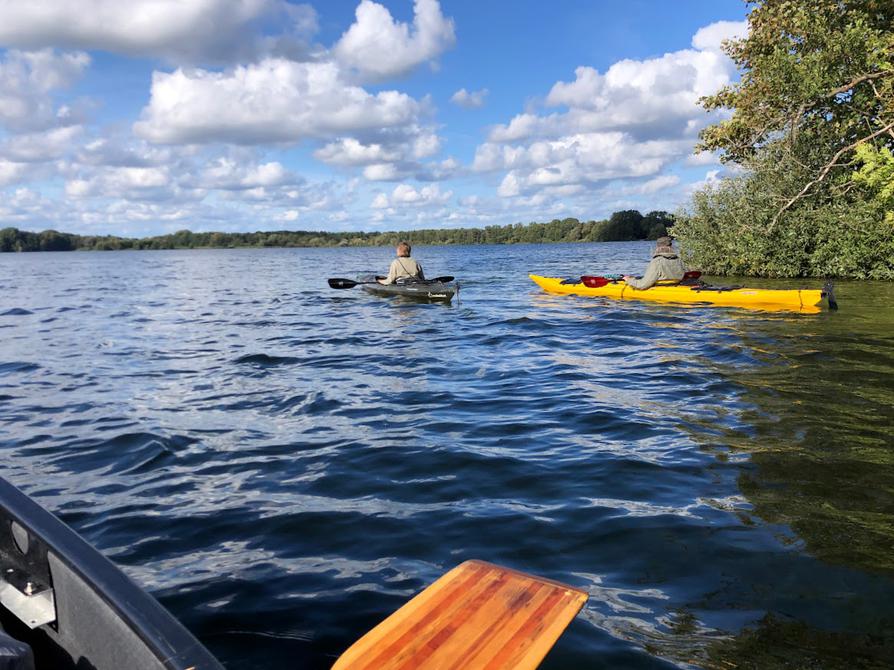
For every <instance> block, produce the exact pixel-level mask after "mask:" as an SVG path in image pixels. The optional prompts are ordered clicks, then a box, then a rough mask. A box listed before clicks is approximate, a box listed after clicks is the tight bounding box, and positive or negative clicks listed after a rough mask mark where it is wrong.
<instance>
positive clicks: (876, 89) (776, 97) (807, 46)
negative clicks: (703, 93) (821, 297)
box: [675, 0, 894, 279]
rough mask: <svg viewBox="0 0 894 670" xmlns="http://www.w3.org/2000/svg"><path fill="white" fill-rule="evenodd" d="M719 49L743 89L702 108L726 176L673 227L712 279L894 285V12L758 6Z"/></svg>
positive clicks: (855, 0)
mask: <svg viewBox="0 0 894 670" xmlns="http://www.w3.org/2000/svg"><path fill="white" fill-rule="evenodd" d="M750 4H752V5H754V7H753V8H752V10H751V12H750V14H749V16H748V36H747V37H745V38H743V39H738V40H732V41H729V42H727V43H726V44H725V47H724V50H725V51H726V53H727V54H728V55H729V56H730V57H731V58H732V59H733V61H734V62H735V63H736V65H737V66H738V68H739V70H740V71H741V73H742V76H741V80H740V81H739V82H738V83H736V84H733V85H731V86H727V87H725V88H723V89H721V90H720V91H719V92H718V93H717V94H715V95H713V96H709V97H707V98H705V99H703V100H702V103H703V105H704V106H705V107H706V108H707V109H708V110H717V109H731V110H733V114H732V117H731V118H729V119H728V120H725V121H722V122H721V123H719V124H717V125H714V126H711V127H709V128H707V129H705V130H704V131H703V133H702V144H701V145H700V147H699V148H700V149H702V150H709V151H720V152H721V159H722V160H723V161H724V162H727V163H732V164H733V165H735V166H737V168H739V170H738V171H737V173H736V174H735V176H732V177H728V178H726V179H722V180H720V181H719V182H717V183H713V184H709V185H708V186H706V187H705V188H703V189H702V190H701V191H699V192H697V193H696V194H695V195H694V197H693V200H692V202H691V204H690V205H689V207H688V211H687V212H686V213H685V215H684V216H682V217H681V220H680V221H679V222H678V225H677V226H676V228H675V234H676V235H677V236H679V237H680V238H681V240H682V241H683V243H684V246H685V248H686V249H687V253H688V255H689V259H690V261H692V262H694V263H696V264H697V265H698V266H699V267H700V268H701V269H702V270H704V271H707V272H710V273H712V274H730V275H732V274H738V275H761V276H769V277H805V276H810V277H818V276H835V277H852V278H859V279H865V278H871V279H894V153H892V149H894V31H892V30H891V26H892V25H894V4H891V3H890V2H881V1H879V0H848V1H846V2H840V1H839V0H820V1H818V2H812V3H802V2H799V1H797V0H759V1H757V2H751V3H750Z"/></svg>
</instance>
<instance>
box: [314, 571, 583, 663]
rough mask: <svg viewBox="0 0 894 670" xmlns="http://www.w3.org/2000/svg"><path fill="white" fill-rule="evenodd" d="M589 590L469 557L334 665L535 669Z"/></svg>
mask: <svg viewBox="0 0 894 670" xmlns="http://www.w3.org/2000/svg"><path fill="white" fill-rule="evenodd" d="M586 600H587V593H586V591H582V590H580V589H576V588H573V587H571V586H567V585H565V584H561V583H559V582H554V581H552V580H549V579H542V578H540V577H535V576H533V575H528V574H525V573H522V572H516V571H515V570H510V569H508V568H503V567H500V566H498V565H493V564H491V563H485V562H483V561H466V562H465V563H463V564H462V565H460V566H458V567H456V568H454V569H453V570H451V571H450V572H448V573H447V574H446V575H444V576H442V577H441V578H440V579H438V580H437V581H436V582H435V583H434V584H432V585H431V586H429V587H428V588H427V589H425V590H424V591H422V592H421V593H419V594H418V595H416V597H415V598H413V599H412V600H410V602H408V603H406V604H405V605H404V606H403V607H401V608H400V609H399V610H397V612H395V613H394V614H392V615H391V616H390V617H388V618H387V619H385V621H383V622H382V623H380V624H379V625H378V626H376V627H375V628H373V629H372V630H371V631H370V632H369V633H367V634H366V635H365V636H364V637H362V638H360V640H358V641H357V642H355V643H354V645H353V646H352V647H351V648H350V649H348V650H347V651H346V652H345V653H344V654H342V656H341V658H339V659H338V661H336V663H335V665H334V666H332V670H373V669H374V670H403V669H405V668H414V670H435V669H440V668H447V667H450V668H463V670H484V669H485V668H487V669H489V670H533V669H534V668H536V667H537V666H538V665H539V664H540V661H542V660H543V657H544V656H546V653H547V652H548V651H549V650H550V648H551V647H552V646H553V643H555V641H556V640H557V639H558V638H559V636H560V635H561V634H562V631H564V630H565V627H566V626H568V624H569V623H571V621H572V619H574V617H575V616H576V615H577V613H578V612H579V611H580V609H581V607H583V605H584V603H585V602H586Z"/></svg>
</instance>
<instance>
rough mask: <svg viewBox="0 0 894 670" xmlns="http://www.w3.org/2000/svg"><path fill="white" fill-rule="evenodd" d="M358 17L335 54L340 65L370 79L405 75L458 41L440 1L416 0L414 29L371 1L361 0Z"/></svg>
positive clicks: (337, 46)
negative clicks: (442, 11) (396, 19)
mask: <svg viewBox="0 0 894 670" xmlns="http://www.w3.org/2000/svg"><path fill="white" fill-rule="evenodd" d="M355 15H356V20H355V22H354V23H353V24H352V25H351V27H350V28H348V30H347V32H345V34H344V35H342V37H341V39H340V40H339V41H338V43H336V45H335V47H334V48H333V52H334V54H335V57H336V59H337V60H338V61H339V62H340V63H342V64H343V65H345V66H346V67H348V68H350V69H351V70H353V71H355V72H357V73H358V74H359V75H360V76H361V77H362V78H365V79H368V80H372V81H380V80H382V79H386V78H388V77H394V76H398V75H402V74H405V73H407V72H409V71H410V70H412V69H414V68H415V67H417V66H418V65H420V64H421V63H424V62H426V61H431V60H433V59H435V58H437V57H438V56H439V55H440V54H441V53H443V52H444V51H446V50H447V49H449V48H450V47H452V46H453V45H454V43H455V42H456V35H455V34H454V30H453V21H452V20H451V19H447V18H445V17H444V15H443V14H442V13H441V6H440V4H439V3H438V0H416V2H415V5H414V17H413V25H412V28H411V27H410V26H409V25H407V24H406V23H399V22H397V21H395V20H394V18H393V17H392V16H391V12H389V11H388V9H386V8H385V7H384V6H382V5H380V4H379V3H377V2H373V1H372V0H362V1H361V2H360V4H359V5H358V6H357V10H356V12H355Z"/></svg>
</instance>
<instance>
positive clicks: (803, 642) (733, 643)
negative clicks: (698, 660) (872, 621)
mask: <svg viewBox="0 0 894 670" xmlns="http://www.w3.org/2000/svg"><path fill="white" fill-rule="evenodd" d="M892 658H894V637H892V636H891V635H890V634H887V635H885V634H882V635H879V634H878V633H873V632H866V633H851V632H847V633H841V632H830V631H823V630H818V629H816V628H811V627H810V626H807V625H806V624H804V623H803V622H801V621H790V620H785V619H782V618H780V617H777V616H773V615H772V614H768V615H767V616H765V617H764V618H763V619H761V620H760V621H759V622H757V624H756V625H755V626H754V627H752V628H749V629H747V630H745V631H743V632H742V633H740V634H739V635H737V636H736V637H733V638H729V639H727V640H722V641H719V642H715V643H713V644H712V645H711V646H710V647H709V648H708V658H707V660H706V661H705V662H704V663H703V664H702V667H705V668H711V669H712V670H713V669H714V668H717V669H720V668H723V669H732V668H736V669H738V670H764V669H765V668H788V669H790V670H795V669H800V668H804V669H805V670H806V669H807V668H811V669H813V668H822V669H823V670H852V669H853V668H890V667H891V659H892Z"/></svg>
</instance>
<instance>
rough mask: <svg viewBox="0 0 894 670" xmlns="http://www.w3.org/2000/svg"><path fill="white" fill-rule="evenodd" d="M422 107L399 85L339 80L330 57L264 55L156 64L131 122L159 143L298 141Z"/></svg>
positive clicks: (369, 125) (393, 122)
mask: <svg viewBox="0 0 894 670" xmlns="http://www.w3.org/2000/svg"><path fill="white" fill-rule="evenodd" d="M421 109H422V106H421V105H420V103H419V102H417V101H416V100H414V99H413V98H411V97H410V96H408V95H406V94H404V93H399V92H398V91H381V92H379V93H376V94H371V93H368V92H367V91H365V90H364V89H362V88H360V87H358V86H352V85H349V84H347V83H345V81H344V80H343V79H342V76H341V72H340V70H339V68H338V67H337V66H336V65H335V64H334V63H295V62H293V61H289V60H285V59H278V58H270V59H265V60H263V61H261V62H259V63H254V64H251V65H247V66H240V67H237V68H235V69H233V70H231V71H228V72H211V71H207V70H189V71H186V70H183V69H178V70H176V71H174V72H172V73H170V74H167V73H163V72H155V73H154V74H153V77H152V93H151V99H150V101H149V105H148V106H147V107H146V108H145V109H144V110H143V112H142V119H141V120H140V121H138V122H137V123H136V124H135V125H134V130H135V131H136V133H137V134H138V135H140V136H142V137H144V138H147V139H149V140H151V141H153V142H159V143H202V142H216V141H220V142H232V143H236V144H258V143H265V142H268V143H269V142H298V141H300V140H302V139H306V138H326V137H330V136H333V135H339V134H342V133H345V132H350V131H363V130H380V129H383V128H385V129H387V128H391V127H398V126H405V125H407V124H411V123H414V122H415V120H416V118H417V116H418V115H419V114H420V111H421Z"/></svg>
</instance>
